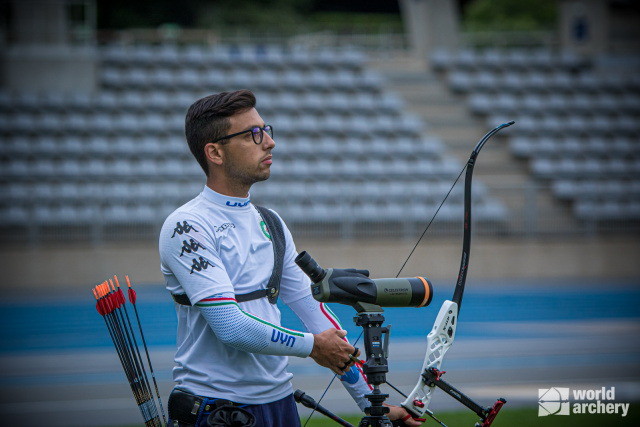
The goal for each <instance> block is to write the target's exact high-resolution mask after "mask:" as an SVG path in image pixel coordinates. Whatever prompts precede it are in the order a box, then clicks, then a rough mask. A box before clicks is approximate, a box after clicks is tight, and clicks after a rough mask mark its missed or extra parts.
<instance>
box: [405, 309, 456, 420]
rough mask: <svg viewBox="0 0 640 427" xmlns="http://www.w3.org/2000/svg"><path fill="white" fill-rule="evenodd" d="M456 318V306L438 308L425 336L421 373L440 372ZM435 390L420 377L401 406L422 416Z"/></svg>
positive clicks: (415, 414) (451, 339) (451, 338)
mask: <svg viewBox="0 0 640 427" xmlns="http://www.w3.org/2000/svg"><path fill="white" fill-rule="evenodd" d="M457 317H458V304H456V303H455V302H453V301H449V300H447V301H445V302H444V303H443V304H442V307H440V311H439V312H438V316H437V317H436V321H435V323H434V325H433V329H432V330H431V332H429V335H428V336H427V354H426V355H425V358H424V363H423V364H422V372H425V371H426V370H428V369H430V368H436V369H438V370H440V366H441V365H442V360H443V359H444V355H445V353H446V352H447V350H449V348H450V347H451V345H452V344H453V340H454V338H455V336H456V325H457ZM435 388H436V387H435V385H433V386H429V385H428V384H427V383H426V382H425V380H424V378H423V377H422V376H421V377H420V379H419V380H418V383H417V384H416V386H415V387H414V389H413V391H411V393H409V395H408V396H407V398H406V399H405V401H404V402H402V406H403V407H404V408H405V409H406V410H407V411H409V412H410V413H411V414H412V415H414V416H416V417H422V416H424V414H425V413H426V412H427V409H428V408H429V403H430V402H431V396H432V395H433V392H434V390H435Z"/></svg>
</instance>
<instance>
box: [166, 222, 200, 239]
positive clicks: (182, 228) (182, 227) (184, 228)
mask: <svg viewBox="0 0 640 427" xmlns="http://www.w3.org/2000/svg"><path fill="white" fill-rule="evenodd" d="M191 230H193V231H196V232H197V231H198V230H196V229H195V227H193V226H192V225H191V224H189V223H188V222H187V221H182V224H180V222H179V221H178V222H176V228H174V229H173V234H172V235H171V238H172V239H173V238H174V237H175V235H176V233H178V234H179V235H181V236H182V234H183V233H188V232H190V231H191Z"/></svg>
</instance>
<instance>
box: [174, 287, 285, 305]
mask: <svg viewBox="0 0 640 427" xmlns="http://www.w3.org/2000/svg"><path fill="white" fill-rule="evenodd" d="M276 292H277V290H276V289H275V288H269V289H258V290H257V291H253V292H249V293H248V294H236V301H238V302H246V301H251V300H254V299H259V298H263V297H269V295H271V294H273V293H276ZM171 296H172V297H173V300H174V301H175V302H177V303H178V304H180V305H187V306H191V305H192V304H191V301H190V300H189V297H188V296H187V294H177V295H176V294H171Z"/></svg>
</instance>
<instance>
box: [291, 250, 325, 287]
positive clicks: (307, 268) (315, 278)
mask: <svg viewBox="0 0 640 427" xmlns="http://www.w3.org/2000/svg"><path fill="white" fill-rule="evenodd" d="M295 263H296V264H297V265H298V267H300V269H301V270H302V271H304V273H305V274H306V275H307V276H309V278H310V279H311V281H312V282H313V283H318V282H320V281H321V280H322V279H324V277H325V276H326V275H327V272H326V271H325V270H324V269H323V268H322V267H320V266H319V265H318V263H317V262H316V261H315V260H314V259H313V258H311V255H309V254H308V253H307V251H302V252H300V253H299V254H298V256H297V257H296V259H295Z"/></svg>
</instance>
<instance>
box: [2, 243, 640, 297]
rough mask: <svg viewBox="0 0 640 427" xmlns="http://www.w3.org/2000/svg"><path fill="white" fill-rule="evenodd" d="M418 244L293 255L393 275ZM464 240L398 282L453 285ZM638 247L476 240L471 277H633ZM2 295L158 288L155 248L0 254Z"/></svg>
mask: <svg viewBox="0 0 640 427" xmlns="http://www.w3.org/2000/svg"><path fill="white" fill-rule="evenodd" d="M414 244H415V242H410V241H404V240H398V241H376V240H371V241H363V242H343V241H339V240H338V241H305V240H298V241H297V242H296V245H297V250H298V251H299V252H300V251H303V250H306V251H308V252H309V253H310V254H311V256H313V257H314V258H315V259H316V261H318V263H319V264H320V265H321V266H323V267H325V268H328V267H337V268H340V267H343V268H347V267H356V268H366V269H369V270H370V271H371V277H394V276H395V275H396V273H398V270H399V268H400V266H401V265H402V263H403V262H404V260H405V259H406V257H407V256H408V255H409V252H410V251H411V248H412V247H413V245H414ZM461 251H462V242H461V241H458V240H457V239H456V240H452V239H446V240H442V239H429V238H428V237H427V238H426V239H425V240H424V241H423V242H422V243H421V244H420V246H419V248H418V250H416V252H415V253H414V255H413V256H412V258H411V260H410V261H409V263H408V264H407V266H406V268H405V269H404V271H403V272H402V276H405V277H412V276H416V275H422V276H426V277H428V278H430V279H433V280H438V281H444V282H445V283H446V282H448V281H450V282H451V283H454V282H455V278H456V275H457V271H458V268H459V265H460V257H461ZM639 259H640V242H639V241H638V239H637V238H632V237H630V238H624V239H596V238H593V239H590V238H579V239H557V240H556V239H547V240H544V239H543V240H535V241H533V240H526V239H524V240H510V239H506V240H498V239H487V238H477V239H475V240H474V241H473V242H472V244H471V254H470V265H469V275H468V279H469V280H473V279H478V280H480V279H489V280H492V279H493V280H496V281H502V282H504V281H508V280H509V279H541V280H544V279H554V278H590V279H592V278H603V279H607V278H614V277H615V278H638V279H640V269H639V268H638V260H639ZM0 260H1V261H0V263H1V264H0V265H1V267H2V269H1V271H2V272H3V275H2V280H1V281H0V288H1V289H2V291H3V292H9V293H20V294H22V293H25V295H26V294H27V293H28V292H33V291H37V290H38V289H48V290H54V289H64V288H77V289H78V290H79V291H81V292H84V291H86V292H89V290H90V289H91V287H93V286H95V285H96V284H98V283H101V282H102V281H104V280H105V279H108V278H109V277H112V276H113V275H114V274H115V275H118V276H124V275H129V276H130V278H131V280H132V281H133V282H135V283H163V278H162V275H161V274H160V267H159V266H160V259H159V256H158V251H157V247H156V244H155V243H154V242H149V243H147V244H140V243H137V244H134V243H132V244H123V245H119V246H102V247H90V246H87V247H83V246H67V247H65V246H51V247H40V248H32V249H29V248H21V247H11V248H8V247H4V248H1V249H0Z"/></svg>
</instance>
